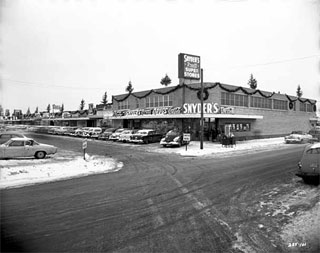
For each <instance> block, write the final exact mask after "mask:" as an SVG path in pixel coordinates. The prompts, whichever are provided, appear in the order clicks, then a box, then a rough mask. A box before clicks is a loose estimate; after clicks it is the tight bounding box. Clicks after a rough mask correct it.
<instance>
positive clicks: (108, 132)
mask: <svg viewBox="0 0 320 253" xmlns="http://www.w3.org/2000/svg"><path fill="white" fill-rule="evenodd" d="M116 130H117V128H107V129H106V130H105V131H104V132H103V133H101V134H100V135H99V136H98V139H99V140H109V137H110V136H111V134H113V133H114V132H115V131H116Z"/></svg>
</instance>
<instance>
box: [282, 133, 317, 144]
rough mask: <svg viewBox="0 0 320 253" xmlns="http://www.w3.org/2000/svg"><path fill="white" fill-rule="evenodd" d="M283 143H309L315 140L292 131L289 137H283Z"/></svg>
mask: <svg viewBox="0 0 320 253" xmlns="http://www.w3.org/2000/svg"><path fill="white" fill-rule="evenodd" d="M284 141H285V143H308V142H309V143H310V142H314V141H315V138H313V137H312V135H311V134H307V133H304V132H302V131H293V132H292V133H291V134H290V135H288V136H285V137H284Z"/></svg>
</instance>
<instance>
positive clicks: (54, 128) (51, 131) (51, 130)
mask: <svg viewBox="0 0 320 253" xmlns="http://www.w3.org/2000/svg"><path fill="white" fill-rule="evenodd" d="M58 128H60V127H59V126H50V127H49V129H48V134H56V130H57V129H58Z"/></svg>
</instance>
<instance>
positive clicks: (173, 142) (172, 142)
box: [160, 141, 180, 146]
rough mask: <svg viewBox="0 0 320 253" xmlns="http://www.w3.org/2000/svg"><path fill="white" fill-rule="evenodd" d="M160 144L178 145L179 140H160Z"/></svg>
mask: <svg viewBox="0 0 320 253" xmlns="http://www.w3.org/2000/svg"><path fill="white" fill-rule="evenodd" d="M160 145H166V146H179V145H180V142H176V141H170V142H167V141H160Z"/></svg>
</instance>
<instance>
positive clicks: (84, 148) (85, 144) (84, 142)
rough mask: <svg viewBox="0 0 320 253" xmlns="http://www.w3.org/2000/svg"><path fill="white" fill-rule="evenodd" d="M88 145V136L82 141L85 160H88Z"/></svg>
mask: <svg viewBox="0 0 320 253" xmlns="http://www.w3.org/2000/svg"><path fill="white" fill-rule="evenodd" d="M87 147H88V141H87V138H85V139H84V140H83V141H82V149H83V160H86V149H87Z"/></svg>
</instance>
